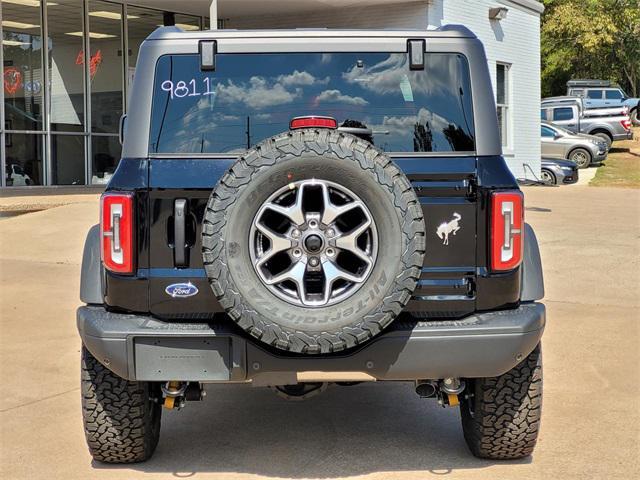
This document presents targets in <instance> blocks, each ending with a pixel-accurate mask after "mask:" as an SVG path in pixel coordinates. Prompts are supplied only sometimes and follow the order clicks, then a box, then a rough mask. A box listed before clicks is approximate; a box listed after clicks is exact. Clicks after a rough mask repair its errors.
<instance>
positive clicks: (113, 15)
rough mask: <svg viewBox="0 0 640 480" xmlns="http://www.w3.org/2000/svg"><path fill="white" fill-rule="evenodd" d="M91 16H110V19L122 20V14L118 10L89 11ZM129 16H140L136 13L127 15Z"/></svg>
mask: <svg viewBox="0 0 640 480" xmlns="http://www.w3.org/2000/svg"><path fill="white" fill-rule="evenodd" d="M89 16H91V17H100V18H108V19H109V20H120V19H122V15H121V14H119V13H117V12H107V11H106V10H99V11H97V12H89ZM127 18H129V19H131V18H134V19H135V18H140V17H138V16H136V15H127Z"/></svg>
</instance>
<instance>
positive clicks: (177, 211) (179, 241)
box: [173, 198, 187, 267]
mask: <svg viewBox="0 0 640 480" xmlns="http://www.w3.org/2000/svg"><path fill="white" fill-rule="evenodd" d="M186 217H187V201H186V200H185V199H184V198H178V199H176V201H175V202H174V204H173V263H174V264H175V266H176V267H185V266H186V265H187V244H186V238H185V237H186V232H187V220H186Z"/></svg>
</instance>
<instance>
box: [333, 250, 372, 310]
mask: <svg viewBox="0 0 640 480" xmlns="http://www.w3.org/2000/svg"><path fill="white" fill-rule="evenodd" d="M322 271H323V272H324V290H323V301H322V303H323V304H326V303H327V302H328V301H329V299H330V297H331V292H332V291H333V288H332V287H333V284H334V283H335V281H336V280H346V281H348V282H353V283H362V282H363V281H364V279H365V276H364V275H354V274H352V273H349V272H347V271H346V270H344V269H342V268H340V267H339V266H338V265H336V264H335V263H334V262H333V261H331V260H328V259H327V260H324V261H323V262H322Z"/></svg>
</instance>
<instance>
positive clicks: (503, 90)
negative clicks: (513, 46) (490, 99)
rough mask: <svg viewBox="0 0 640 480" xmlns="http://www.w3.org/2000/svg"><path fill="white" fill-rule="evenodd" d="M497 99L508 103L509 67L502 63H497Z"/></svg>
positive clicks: (501, 102) (499, 101)
mask: <svg viewBox="0 0 640 480" xmlns="http://www.w3.org/2000/svg"><path fill="white" fill-rule="evenodd" d="M496 101H497V103H500V104H506V103H507V67H506V66H505V65H501V64H498V65H496Z"/></svg>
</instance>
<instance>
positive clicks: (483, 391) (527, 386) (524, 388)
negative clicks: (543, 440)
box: [460, 345, 542, 460]
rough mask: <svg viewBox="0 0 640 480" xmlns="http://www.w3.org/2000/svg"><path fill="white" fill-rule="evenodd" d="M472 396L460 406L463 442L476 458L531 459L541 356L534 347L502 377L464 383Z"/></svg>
mask: <svg viewBox="0 0 640 480" xmlns="http://www.w3.org/2000/svg"><path fill="white" fill-rule="evenodd" d="M468 384H469V386H468V387H467V393H469V394H473V395H472V396H471V395H470V396H469V398H467V399H464V400H463V401H462V402H461V405H460V412H461V416H462V429H463V432H464V439H465V440H466V442H467V445H468V446H469V449H470V450H471V452H472V453H473V454H474V455H475V456H476V457H480V458H489V459H494V460H509V459H517V458H522V457H526V456H528V455H531V453H532V452H533V449H534V447H535V445H536V441H537V439H538V430H539V428H540V416H541V412H542V353H541V350H540V345H538V346H537V347H536V348H535V349H534V350H533V352H531V353H530V354H529V355H528V356H527V358H525V359H524V360H523V361H522V362H521V363H520V364H519V365H517V366H515V367H514V368H512V369H511V370H509V371H508V372H507V373H505V374H504V375H500V376H499V377H492V378H478V379H474V380H468Z"/></svg>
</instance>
